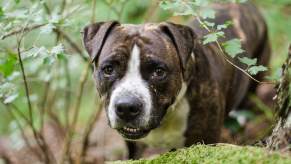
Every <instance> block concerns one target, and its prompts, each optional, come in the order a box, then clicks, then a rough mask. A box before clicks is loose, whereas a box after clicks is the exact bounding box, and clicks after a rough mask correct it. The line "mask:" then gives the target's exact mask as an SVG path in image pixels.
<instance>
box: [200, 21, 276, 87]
mask: <svg viewBox="0 0 291 164" xmlns="http://www.w3.org/2000/svg"><path fill="white" fill-rule="evenodd" d="M197 20H198V22H199V23H200V24H201V25H202V26H203V28H205V29H206V30H207V31H208V32H212V31H211V30H210V29H209V28H208V27H207V25H206V24H205V23H204V22H203V21H201V19H200V18H199V16H197ZM215 43H216V45H217V46H218V48H219V51H220V52H219V55H221V56H222V57H223V58H224V59H225V60H226V61H227V62H228V63H229V64H231V65H232V66H233V67H235V68H236V69H238V70H240V71H241V72H242V73H244V74H245V75H247V76H248V77H249V78H250V79H252V80H253V81H255V82H257V83H260V84H274V82H262V81H259V80H257V79H256V78H254V77H253V76H251V75H250V74H249V73H248V72H247V71H245V70H244V69H242V68H240V67H239V66H237V65H236V64H234V63H233V62H232V61H230V60H229V59H228V58H227V57H226V55H225V53H224V51H223V49H222V47H221V45H220V43H219V42H218V40H216V41H215Z"/></svg>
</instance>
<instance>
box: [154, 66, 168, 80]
mask: <svg viewBox="0 0 291 164" xmlns="http://www.w3.org/2000/svg"><path fill="white" fill-rule="evenodd" d="M166 74H167V73H166V71H165V70H164V69H163V68H161V67H157V68H156V69H155V70H154V72H153V74H152V78H154V79H156V78H158V79H163V78H165V77H166Z"/></svg>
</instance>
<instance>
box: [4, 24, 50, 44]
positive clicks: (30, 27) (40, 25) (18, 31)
mask: <svg viewBox="0 0 291 164" xmlns="http://www.w3.org/2000/svg"><path fill="white" fill-rule="evenodd" d="M45 25H46V24H37V25H32V26H29V27H25V28H21V29H16V30H14V31H11V32H9V33H7V34H5V35H3V36H2V37H1V40H4V39H6V38H7V37H10V36H13V35H16V34H19V33H21V32H30V31H32V30H34V29H37V28H40V27H42V26H45Z"/></svg>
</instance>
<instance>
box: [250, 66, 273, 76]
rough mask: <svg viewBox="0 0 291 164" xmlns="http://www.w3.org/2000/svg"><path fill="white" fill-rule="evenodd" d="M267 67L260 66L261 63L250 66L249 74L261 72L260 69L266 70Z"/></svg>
mask: <svg viewBox="0 0 291 164" xmlns="http://www.w3.org/2000/svg"><path fill="white" fill-rule="evenodd" d="M267 70H268V68H266V67H264V66H262V65H259V66H252V67H250V68H249V69H248V72H249V73H250V74H251V75H256V74H258V73H259V72H262V71H267Z"/></svg>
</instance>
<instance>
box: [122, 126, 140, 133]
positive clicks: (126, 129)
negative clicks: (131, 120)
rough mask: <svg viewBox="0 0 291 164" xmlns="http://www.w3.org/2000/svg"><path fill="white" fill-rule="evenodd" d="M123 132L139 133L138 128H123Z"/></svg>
mask: <svg viewBox="0 0 291 164" xmlns="http://www.w3.org/2000/svg"><path fill="white" fill-rule="evenodd" d="M123 130H125V131H128V132H132V133H136V132H138V131H140V129H139V128H129V127H123Z"/></svg>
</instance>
